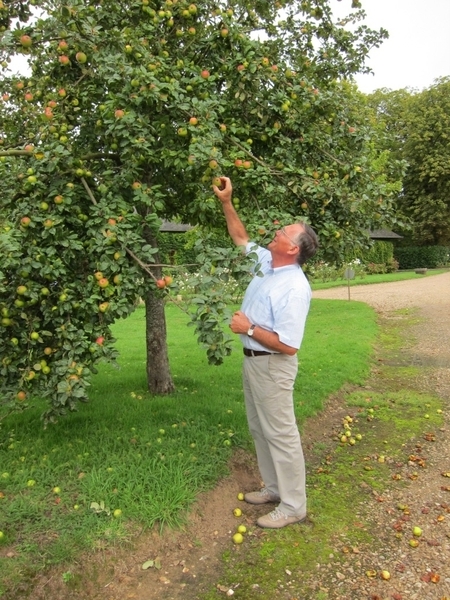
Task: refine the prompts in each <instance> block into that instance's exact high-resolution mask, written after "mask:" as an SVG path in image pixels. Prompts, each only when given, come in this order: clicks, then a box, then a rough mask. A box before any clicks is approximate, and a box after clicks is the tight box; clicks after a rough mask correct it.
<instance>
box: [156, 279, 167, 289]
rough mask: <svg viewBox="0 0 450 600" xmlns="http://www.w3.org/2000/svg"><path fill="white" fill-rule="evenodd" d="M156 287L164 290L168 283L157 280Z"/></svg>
mask: <svg viewBox="0 0 450 600" xmlns="http://www.w3.org/2000/svg"><path fill="white" fill-rule="evenodd" d="M156 287H158V288H160V289H161V290H162V289H163V288H165V287H166V282H165V281H164V279H157V280H156Z"/></svg>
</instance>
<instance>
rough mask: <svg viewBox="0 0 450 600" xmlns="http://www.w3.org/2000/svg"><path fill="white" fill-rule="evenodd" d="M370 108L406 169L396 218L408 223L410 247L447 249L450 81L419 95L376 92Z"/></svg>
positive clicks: (444, 80) (449, 223)
mask: <svg viewBox="0 0 450 600" xmlns="http://www.w3.org/2000/svg"><path fill="white" fill-rule="evenodd" d="M369 103H370V104H371V105H372V106H374V107H375V109H376V111H377V115H378V118H379V120H380V123H383V125H384V127H385V131H386V133H387V137H386V140H387V141H385V144H386V146H387V147H390V151H391V152H392V154H393V155H394V157H395V158H397V159H399V160H401V161H403V162H405V163H406V164H407V168H406V171H405V175H404V178H403V186H402V191H401V193H400V194H399V196H398V201H397V206H398V211H399V218H400V219H402V218H405V219H407V220H408V221H410V223H411V227H412V229H411V233H410V236H411V239H412V241H413V242H414V243H417V244H419V245H430V244H432V245H449V244H450V143H449V139H450V78H442V79H440V80H438V81H437V82H436V83H435V84H434V85H433V86H431V87H430V88H428V89H426V90H424V91H422V92H414V91H408V90H399V91H396V92H391V91H388V90H379V91H377V92H376V93H374V94H372V95H371V96H370V97H369ZM379 139H381V137H380V138H379ZM397 164H398V163H397Z"/></svg>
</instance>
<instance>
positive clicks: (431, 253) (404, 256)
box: [395, 246, 450, 269]
mask: <svg viewBox="0 0 450 600" xmlns="http://www.w3.org/2000/svg"><path fill="white" fill-rule="evenodd" d="M395 258H396V260H397V261H398V263H399V266H400V268H401V269H418V268H419V269H435V268H437V267H445V266H448V265H449V264H450V248H449V247H448V246H410V247H406V248H396V249H395Z"/></svg>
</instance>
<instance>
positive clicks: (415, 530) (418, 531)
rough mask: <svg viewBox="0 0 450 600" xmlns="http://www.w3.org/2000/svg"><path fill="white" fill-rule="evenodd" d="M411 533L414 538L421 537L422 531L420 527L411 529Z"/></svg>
mask: <svg viewBox="0 0 450 600" xmlns="http://www.w3.org/2000/svg"><path fill="white" fill-rule="evenodd" d="M412 533H413V535H414V536H415V537H420V536H421V535H422V530H421V528H420V527H417V526H416V527H413V530H412Z"/></svg>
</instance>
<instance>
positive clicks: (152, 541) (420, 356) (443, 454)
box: [34, 272, 450, 600]
mask: <svg viewBox="0 0 450 600" xmlns="http://www.w3.org/2000/svg"><path fill="white" fill-rule="evenodd" d="M314 297H315V298H335V299H343V300H347V298H348V291H347V288H340V289H334V290H323V291H318V292H315V293H314ZM351 299H352V300H358V301H362V302H366V303H368V304H370V305H372V306H373V307H374V308H375V309H376V311H377V312H378V313H379V315H380V319H381V320H383V319H387V320H389V319H397V320H398V318H399V317H398V315H397V316H396V313H395V311H397V310H398V309H402V308H410V309H414V310H417V315H418V317H419V319H418V322H417V323H416V324H415V325H414V326H413V329H412V336H413V338H415V339H414V340H413V341H412V343H411V347H408V348H407V349H406V350H405V352H406V354H405V353H403V355H402V357H401V360H403V361H404V360H405V359H407V360H409V361H410V363H412V364H415V365H418V366H421V367H423V368H421V369H420V372H421V375H420V376H419V377H417V380H416V381H414V386H415V387H416V389H420V390H427V391H429V392H431V393H435V394H437V395H439V396H440V397H441V398H443V399H445V401H446V403H447V408H448V410H447V411H445V412H446V415H445V416H446V419H448V415H450V407H449V403H450V272H449V273H445V274H442V275H437V276H431V277H426V278H423V279H415V280H411V281H404V282H398V283H389V284H377V285H370V286H356V287H353V288H351ZM408 331H409V334H408V335H410V333H411V332H410V330H408ZM341 410H342V409H341ZM332 411H333V407H330V408H329V409H328V410H325V411H324V413H323V415H321V416H319V417H317V418H316V419H315V420H312V421H311V424H310V425H308V424H307V426H306V430H305V432H304V446H305V454H306V456H307V457H308V451H309V448H310V447H311V443H312V438H313V437H314V431H317V429H316V428H317V427H318V426H319V428H322V430H324V429H325V428H326V427H328V428H330V427H331V424H332V420H333V418H334V417H335V415H334V414H333V412H332ZM318 421H320V423H318ZM427 453H428V454H427V469H426V470H424V472H423V474H422V473H421V476H420V478H419V479H417V481H412V482H411V484H410V485H408V486H407V487H405V488H404V489H402V491H400V492H399V491H395V492H392V493H391V492H389V491H387V492H386V494H384V498H383V502H377V501H375V500H374V501H373V507H371V510H373V518H374V522H376V523H377V524H378V525H377V528H378V529H379V532H380V536H381V535H383V536H385V539H386V550H385V552H384V553H383V556H381V557H380V556H379V555H374V556H370V552H369V553H366V555H365V556H360V555H350V556H349V558H348V560H347V561H346V563H344V565H342V561H336V564H334V563H333V560H332V559H330V563H329V564H328V565H326V568H325V569H324V570H323V571H320V572H318V573H317V574H316V576H315V581H316V586H317V590H318V593H319V592H320V591H321V593H323V594H324V595H322V596H320V597H322V598H326V599H327V600H334V599H336V600H360V599H369V600H387V599H394V600H406V599H408V600H450V539H449V538H450V528H449V522H450V514H448V513H450V508H449V505H450V493H449V492H445V491H442V489H441V488H442V486H443V485H448V484H450V479H447V480H444V479H443V477H442V472H446V471H449V472H450V426H449V425H448V422H446V424H445V427H443V428H442V430H441V431H439V432H437V439H436V442H435V443H434V444H429V445H428V447H427ZM259 483H260V482H259V480H258V472H257V469H256V466H255V463H254V461H253V459H252V458H249V457H248V456H247V455H245V454H243V453H239V452H238V453H236V455H235V458H234V462H233V465H232V473H231V475H230V477H229V478H227V479H225V480H223V481H221V482H220V483H219V485H218V486H217V487H216V488H215V489H214V490H212V491H211V492H209V493H206V494H202V495H201V496H200V497H199V500H198V502H197V504H196V505H195V507H194V509H193V511H192V514H191V515H190V517H189V526H188V528H187V529H186V531H184V532H181V533H180V532H178V533H174V532H172V533H171V532H166V533H165V535H164V536H163V537H160V536H158V535H157V534H153V535H148V536H146V537H145V538H141V541H140V544H139V546H138V547H136V546H135V545H134V541H133V542H132V546H131V548H130V551H129V552H122V551H121V552H117V553H115V552H114V551H107V552H105V554H104V555H103V556H102V557H101V558H100V559H99V557H98V555H97V556H96V557H95V558H93V562H92V564H86V563H84V564H80V565H79V568H78V573H79V574H80V576H81V574H83V575H84V576H83V581H86V577H85V575H86V574H88V577H87V579H88V580H89V581H91V585H90V587H89V584H88V587H86V585H85V584H83V585H82V586H81V588H82V589H81V588H80V589H78V590H76V589H74V590H73V591H69V590H68V588H67V586H65V585H64V584H62V583H58V582H61V581H62V578H61V575H62V573H59V572H55V573H54V576H53V577H52V580H51V581H50V580H48V579H46V580H44V579H43V580H42V581H41V583H40V585H39V586H38V588H37V589H35V593H34V598H36V599H47V598H49V597H53V598H65V599H66V600H72V599H73V600H75V599H78V600H80V599H82V600H119V599H120V600H127V599H131V600H181V599H182V598H183V600H196V599H197V598H198V597H199V596H200V595H201V594H202V593H203V592H206V591H207V590H210V589H211V585H212V584H214V582H215V581H217V578H218V577H219V574H220V565H221V556H222V553H223V552H224V551H225V550H226V549H230V534H231V532H232V530H233V529H234V528H235V526H236V520H235V519H234V517H233V516H232V514H231V509H232V508H233V507H234V506H235V505H236V504H237V503H238V502H237V501H236V491H237V490H245V491H247V490H249V489H250V488H252V487H253V486H256V487H257V486H258V485H259ZM399 502H401V503H403V504H405V505H408V507H409V508H410V512H411V517H412V516H413V515H414V516H415V517H417V519H419V517H420V522H421V524H422V526H423V530H424V535H423V539H424V543H423V544H422V549H421V552H420V553H416V554H413V553H411V552H410V548H409V547H408V543H407V539H405V540H404V541H402V542H401V544H400V545H399V544H398V542H395V541H393V540H394V537H393V536H392V527H393V524H394V523H395V521H396V520H398V514H397V512H396V510H395V507H396V505H397V504H398V503H399ZM263 508H264V507H263ZM252 518H254V514H252ZM378 529H377V531H378ZM256 535H259V534H258V532H257V533H256ZM383 540H384V537H383ZM157 558H159V559H160V566H161V568H159V569H156V568H154V567H151V568H150V569H148V570H142V564H143V563H144V562H145V561H148V560H155V559H157ZM363 565H371V568H373V569H377V570H378V569H385V568H389V570H390V572H391V573H392V574H393V576H392V579H391V581H389V582H385V581H381V580H380V579H379V578H376V579H374V580H369V579H368V578H367V577H366V576H365V567H363ZM158 566H159V565H158ZM72 572H75V569H72ZM434 573H437V574H439V582H438V583H433V581H432V580H431V576H432V574H434ZM222 591H223V592H225V590H222ZM221 595H222V596H223V597H226V595H225V594H224V593H223V594H221ZM318 597H319V596H318ZM245 600H252V599H250V598H248V599H245ZM302 600H310V599H306V598H302Z"/></svg>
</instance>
